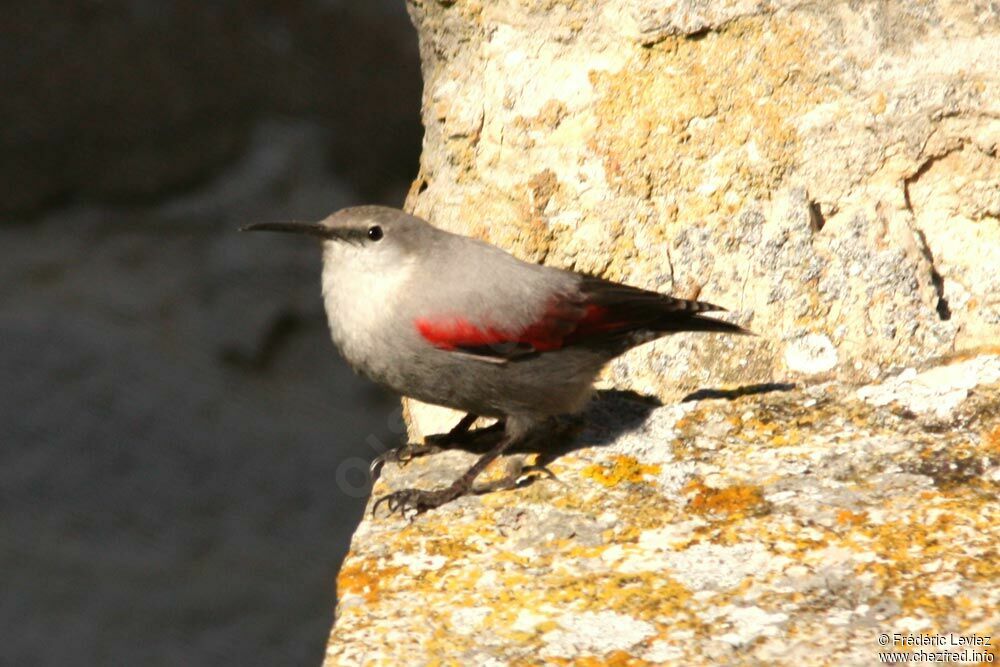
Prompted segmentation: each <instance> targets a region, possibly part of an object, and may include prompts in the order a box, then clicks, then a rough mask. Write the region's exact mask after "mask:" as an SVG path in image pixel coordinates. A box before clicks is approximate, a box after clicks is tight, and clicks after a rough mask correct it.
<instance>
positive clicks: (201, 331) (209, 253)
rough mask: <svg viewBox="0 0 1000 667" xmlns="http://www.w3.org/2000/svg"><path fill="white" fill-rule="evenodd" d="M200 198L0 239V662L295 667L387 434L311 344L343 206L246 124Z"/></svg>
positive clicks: (324, 611) (90, 216) (29, 225)
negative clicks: (325, 249)
mask: <svg viewBox="0 0 1000 667" xmlns="http://www.w3.org/2000/svg"><path fill="white" fill-rule="evenodd" d="M250 136H251V140H250V146H249V150H247V151H246V153H244V154H242V155H240V156H239V157H238V159H237V160H236V162H235V163H234V164H233V165H231V166H230V167H229V168H227V169H226V170H225V171H224V173H223V174H222V175H221V176H220V177H219V178H217V179H214V180H212V181H210V182H209V183H206V184H205V185H203V186H202V187H199V188H196V189H193V190H190V191H188V192H186V193H184V194H180V195H176V196H174V197H170V198H167V199H165V200H162V201H159V202H157V203H156V204H150V205H148V206H133V207H121V206H110V205H99V204H90V205H77V206H71V207H66V208H60V209H56V210H52V211H49V212H48V213H46V214H45V215H44V216H43V217H42V218H40V219H36V220H34V221H31V222H24V223H22V224H16V225H13V224H12V225H5V226H0V247H2V248H3V251H4V260H3V262H2V263H0V393H2V396H3V399H2V400H0V441H2V443H3V446H2V447H0V507H2V509H0V514H2V516H3V520H2V524H3V530H0V569H2V570H3V572H4V581H5V584H4V591H5V595H4V598H3V602H0V628H3V630H2V631H0V636H2V646H3V649H2V655H3V657H2V658H0V663H3V664H12V665H13V664H18V665H67V664H79V665H139V664H141V665H164V666H167V665H180V664H183V665H218V664H220V663H226V664H240V665H247V666H249V665H262V666H263V665H277V664H316V663H318V662H319V660H320V657H321V655H322V652H323V647H324V642H325V638H326V636H327V634H328V632H329V628H330V623H331V620H332V616H333V605H334V604H335V600H336V592H335V583H334V578H335V575H336V571H337V566H338V563H339V560H340V559H341V558H342V557H343V554H344V552H345V551H346V548H347V545H348V543H349V540H350V535H351V532H352V531H353V530H354V527H355V525H356V523H357V521H358V518H359V516H360V513H361V511H362V509H363V506H364V501H365V498H366V497H367V493H368V483H367V468H368V461H369V460H370V459H371V458H372V457H373V456H374V455H375V454H377V453H378V452H379V451H381V449H383V448H385V447H387V446H391V445H394V444H395V443H396V442H397V441H398V439H399V435H398V434H399V433H400V431H401V426H400V425H399V424H400V422H399V407H398V403H397V402H396V401H395V400H394V399H392V398H391V397H389V396H386V395H384V394H382V393H380V392H378V391H377V390H376V389H375V388H374V387H373V386H372V385H371V384H370V383H367V382H365V381H363V380H361V379H360V378H357V377H355V376H354V375H353V374H352V373H351V372H350V370H349V369H348V368H347V367H346V365H345V364H344V363H343V362H341V361H340V360H339V358H338V357H337V355H336V352H335V350H334V348H333V346H332V344H331V343H330V339H329V334H328V331H327V327H326V319H325V316H324V314H323V311H322V303H321V298H320V294H319V291H320V290H319V264H320V259H319V251H318V249H317V248H316V246H315V244H313V243H309V242H306V243H295V242H294V240H291V239H275V238H270V239H265V238H263V237H259V236H256V237H255V236H251V235H246V234H242V235H241V234H240V233H239V232H237V229H238V228H239V227H240V226H241V225H243V224H246V223H247V222H248V221H250V220H260V219H285V218H299V219H309V218H318V217H320V216H322V215H325V214H326V213H327V212H329V210H331V209H333V208H336V207H338V206H343V205H346V204H348V203H351V202H352V199H353V198H354V197H356V195H355V194H353V193H352V191H351V190H350V188H349V187H348V186H347V184H346V183H344V182H343V181H342V180H341V179H339V178H337V177H336V176H334V175H332V174H331V173H330V172H329V171H328V169H327V168H326V164H327V160H326V156H325V155H324V151H325V147H326V146H327V145H328V144H327V138H328V132H327V131H326V130H325V129H324V128H323V127H322V126H320V125H318V124H316V123H310V122H305V121H291V120H287V119H286V120H282V121H268V122H264V123H262V124H259V125H258V126H257V127H256V128H255V129H254V131H252V132H251V135H250Z"/></svg>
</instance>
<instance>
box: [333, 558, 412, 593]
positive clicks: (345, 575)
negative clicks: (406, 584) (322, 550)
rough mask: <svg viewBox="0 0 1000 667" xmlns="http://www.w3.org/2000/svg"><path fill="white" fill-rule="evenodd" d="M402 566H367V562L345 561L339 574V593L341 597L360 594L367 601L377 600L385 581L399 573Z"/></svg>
mask: <svg viewBox="0 0 1000 667" xmlns="http://www.w3.org/2000/svg"><path fill="white" fill-rule="evenodd" d="M401 569H402V568H400V567H382V568H379V567H365V563H358V562H350V563H344V566H343V567H342V568H341V569H340V574H339V575H338V576H337V594H338V595H339V596H340V597H342V598H343V597H345V596H347V595H360V596H361V597H363V598H364V599H365V602H375V601H376V600H377V599H378V594H379V591H380V589H381V587H382V586H383V585H384V584H385V582H387V581H390V580H391V579H392V577H393V576H394V575H395V574H396V573H398V572H399V571H400V570H401Z"/></svg>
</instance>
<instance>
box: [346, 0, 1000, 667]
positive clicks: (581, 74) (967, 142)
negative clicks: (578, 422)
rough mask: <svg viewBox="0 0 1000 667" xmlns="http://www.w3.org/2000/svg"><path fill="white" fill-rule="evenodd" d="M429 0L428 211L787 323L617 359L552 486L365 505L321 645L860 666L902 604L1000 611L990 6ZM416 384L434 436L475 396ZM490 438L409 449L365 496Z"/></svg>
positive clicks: (583, 660)
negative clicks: (385, 509)
mask: <svg viewBox="0 0 1000 667" xmlns="http://www.w3.org/2000/svg"><path fill="white" fill-rule="evenodd" d="M408 7H409V9H410V13H411V16H412V18H413V21H414V23H415V25H416V27H417V31H418V34H419V36H420V42H421V57H422V60H423V72H424V82H425V88H424V101H423V118H424V126H425V128H426V137H425V141H424V152H423V156H422V160H421V174H420V176H419V177H418V179H417V180H416V182H415V183H414V185H413V188H412V189H411V191H410V195H409V198H408V206H409V208H410V209H411V210H413V211H414V212H416V213H417V214H419V215H422V216H424V217H427V218H429V219H430V220H431V221H432V222H434V223H435V224H437V225H439V226H442V227H446V228H450V229H452V230H455V231H459V232H462V233H466V234H470V235H474V236H478V237H480V238H484V239H487V240H489V241H491V242H493V243H495V244H497V245H500V246H502V247H505V248H507V249H509V250H511V251H512V252H514V253H515V254H517V255H519V256H521V257H523V258H526V259H530V260H535V261H543V262H545V263H548V264H552V265H556V266H562V267H569V268H574V269H577V270H582V271H586V272H590V273H594V274H598V275H601V276H604V277H608V278H611V279H615V280H621V281H625V282H629V283H631V284H635V285H639V286H642V287H646V288H651V289H656V290H660V291H664V292H672V293H674V294H677V295H680V296H686V297H694V296H697V297H699V298H702V299H705V300H709V301H712V302H715V303H719V304H721V305H723V306H726V307H728V308H729V309H730V310H731V311H732V312H731V313H730V315H729V316H730V317H732V318H733V319H734V320H735V321H738V322H739V323H741V324H743V325H745V326H748V327H750V328H751V329H753V330H755V331H757V332H758V333H760V334H762V335H761V336H760V337H759V338H740V339H733V338H727V337H722V336H717V337H713V336H675V337H671V338H669V339H665V340H661V341H658V342H657V343H654V344H651V345H647V346H644V347H642V348H639V349H637V350H634V351H632V352H631V353H629V354H628V355H626V356H625V357H623V358H621V359H619V360H618V361H616V362H615V363H613V364H612V365H611V366H610V368H609V369H608V372H607V373H606V376H605V377H604V379H603V381H602V386H603V387H604V388H605V389H609V388H614V389H615V390H617V392H615V391H611V392H606V393H602V395H601V397H600V398H599V399H598V400H597V401H595V403H594V404H593V407H592V409H591V410H590V411H589V413H588V414H587V415H585V422H584V423H585V424H586V427H585V429H584V431H583V432H582V433H581V434H579V435H577V436H576V437H575V439H573V440H572V441H571V443H570V444H569V445H567V446H563V447H562V448H561V449H560V448H556V449H554V450H552V451H549V452H547V453H543V454H542V456H544V457H545V458H544V459H543V462H548V463H549V465H550V467H551V469H552V471H553V472H555V473H556V475H557V476H558V478H559V480H560V481H559V482H554V481H548V480H542V481H538V482H536V483H534V484H532V485H530V486H527V487H525V488H522V489H519V490H517V491H515V492H505V493H501V494H492V495H484V496H479V497H470V498H464V499H461V500H459V501H457V502H455V503H453V504H450V505H448V506H445V507H443V508H440V509H438V510H435V511H432V512H429V513H427V514H425V515H422V516H420V517H418V518H416V519H415V520H414V521H413V522H412V523H408V522H406V521H403V520H401V519H399V518H398V517H397V518H388V519H387V518H385V517H381V516H380V517H375V518H371V517H367V518H366V519H365V520H364V521H363V522H362V524H361V526H360V528H359V530H358V532H357V533H356V534H355V536H354V540H353V544H352V547H351V552H350V554H349V556H348V558H347V560H346V561H345V564H344V567H343V569H342V571H341V574H340V579H339V589H338V590H339V591H340V594H341V596H342V597H341V603H340V606H339V609H338V617H337V621H336V624H335V626H334V630H333V634H332V636H331V640H330V646H329V649H328V659H327V664H329V665H339V664H398V663H400V662H408V663H414V662H416V663H430V662H433V661H434V660H435V659H443V658H445V657H448V658H451V659H454V660H455V661H456V663H458V664H492V665H501V664H537V663H540V662H544V663H550V664H670V663H676V664H704V663H705V662H716V663H718V662H731V661H734V660H736V659H738V658H739V659H744V660H746V659H749V660H751V661H758V662H761V663H762V664H774V663H784V664H830V663H837V664H858V665H861V664H872V663H874V662H877V661H878V658H877V655H876V653H877V652H878V651H879V650H880V649H881V648H883V645H882V644H880V643H879V642H878V641H877V638H878V635H879V633H880V632H886V633H889V634H890V635H891V634H892V633H902V634H911V633H932V634H933V633H948V632H954V633H963V634H978V635H981V636H985V635H988V634H991V633H993V631H994V630H995V628H996V627H998V622H1000V616H998V612H997V609H998V602H1000V598H998V589H997V587H996V586H995V583H994V582H995V580H996V578H997V576H998V574H1000V573H998V572H997V563H998V562H1000V557H998V553H997V547H996V545H997V543H998V542H1000V540H998V538H1000V531H998V528H997V526H998V518H1000V508H998V504H997V500H996V499H997V491H998V483H1000V467H998V465H1000V450H998V449H997V447H998V437H1000V418H998V415H1000V382H998V380H1000V376H998V373H1000V357H997V356H996V347H995V345H996V343H997V341H998V340H1000V299H998V297H997V295H998V294H1000V291H998V288H1000V271H997V270H996V267H997V266H1000V219H998V216H1000V199H998V197H1000V155H998V147H1000V81H998V79H997V75H996V73H997V72H998V71H1000V12H998V11H997V8H996V6H995V5H994V4H990V3H985V2H973V3H968V2H949V1H946V0H945V1H927V2H924V1H914V0H905V1H903V2H895V3H800V2H792V1H783V0H774V1H763V2H742V1H734V2H713V3H703V2H695V1H691V0H680V1H678V2H664V1H655V0H604V1H599V2H577V1H574V0H551V1H549V2H541V3H524V2H517V1H515V0H501V1H500V2H478V1H474V0H457V1H453V2H445V1H440V0H439V1H435V0H410V2H409V3H408ZM977 355H979V356H977ZM942 359H950V360H951V361H949V362H947V363H944V362H942ZM887 378H888V379H887ZM788 383H797V384H798V385H799V388H798V389H794V390H791V391H789V388H790V386H791V385H790V384H788ZM716 387H724V388H728V389H711V388H716ZM859 387H862V388H860V389H859ZM710 389H711V390H710ZM776 389H777V390H779V391H773V390H776ZM621 390H630V391H634V392H637V393H638V394H640V395H645V396H647V397H649V396H656V397H658V398H659V400H661V401H663V404H662V405H661V406H659V407H657V406H653V405H650V404H649V403H646V402H642V401H635V400H629V399H626V398H623V397H622V394H621V393H620V392H621ZM696 390H698V391H696ZM688 392H694V393H692V394H691V395H690V398H691V399H692V400H690V401H686V402H679V401H678V399H679V398H680V397H681V396H683V395H685V394H686V393H688ZM406 410H407V413H406V414H407V417H408V420H409V424H410V432H411V437H412V438H413V439H415V440H417V439H419V438H420V437H422V436H423V435H426V434H429V433H437V432H441V431H444V430H447V429H448V428H449V427H450V426H452V425H453V424H454V423H455V420H456V419H457V416H456V415H454V414H453V413H450V412H449V411H447V410H443V409H438V408H431V407H428V406H423V405H420V404H417V403H413V402H410V403H408V404H407V405H406ZM471 460H472V457H471V455H468V454H466V453H463V452H447V453H442V454H438V455H435V456H432V457H429V458H427V459H422V460H418V461H415V462H413V463H411V464H410V465H408V466H407V467H404V468H398V467H392V466H390V468H389V469H388V470H387V471H386V472H385V476H384V479H383V481H382V482H380V483H379V484H378V485H377V486H376V488H375V492H374V495H375V496H376V497H377V496H378V495H381V494H384V493H386V492H388V491H391V490H393V489H397V488H402V487H407V486H414V485H416V486H419V487H423V488H429V487H433V486H439V485H442V484H444V483H446V482H448V481H450V480H452V479H454V477H455V476H456V475H457V474H458V472H459V471H460V470H462V469H464V467H465V466H467V465H469V463H470V462H471ZM517 460H518V459H517V458H516V457H509V458H508V459H507V465H512V464H513V463H516V461H517ZM499 473H500V471H498V470H495V471H494V473H493V474H499ZM994 646H995V641H994ZM884 648H886V649H887V650H893V649H894V648H895V649H898V648H899V646H897V645H894V644H893V643H892V642H891V641H890V642H889V643H888V644H886V645H885V646H884ZM911 649H912V647H911ZM988 650H990V651H992V652H993V655H995V652H996V649H995V648H992V649H988Z"/></svg>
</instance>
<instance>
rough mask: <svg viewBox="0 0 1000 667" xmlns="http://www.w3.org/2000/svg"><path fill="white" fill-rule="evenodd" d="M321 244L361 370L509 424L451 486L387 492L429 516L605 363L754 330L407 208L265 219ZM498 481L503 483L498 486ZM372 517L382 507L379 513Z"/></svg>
mask: <svg viewBox="0 0 1000 667" xmlns="http://www.w3.org/2000/svg"><path fill="white" fill-rule="evenodd" d="M243 229H244V231H272V232H293V233H298V234H306V235H309V236H314V237H317V238H319V239H320V240H321V241H322V246H323V280H322V284H323V299H324V303H325V306H326V315H327V319H328V321H329V325H330V333H331V335H332V338H333V342H334V343H335V344H336V345H337V347H338V348H339V349H340V352H341V354H342V355H343V356H344V358H345V359H346V360H347V362H348V363H349V364H350V365H351V366H352V367H353V368H354V369H355V370H356V371H358V372H360V373H361V374H363V375H365V376H367V377H368V378H370V379H372V380H373V381H375V382H377V383H378V384H380V385H383V386H384V387H387V388H389V389H391V390H392V391H394V392H396V393H399V394H402V395H404V396H409V397H411V398H415V399H418V400H420V401H424V402H426V403H433V404H435V405H443V406H447V407H449V408H455V409H458V410H462V411H464V412H466V413H468V415H467V417H466V418H465V419H463V420H462V421H461V423H460V424H459V426H458V427H456V429H454V430H453V431H452V435H460V434H461V433H462V432H464V431H466V430H467V429H468V427H469V426H470V425H471V424H472V422H474V421H475V418H476V416H483V417H495V418H497V419H499V420H501V421H502V424H503V426H502V429H503V435H502V437H501V438H500V439H499V440H498V441H497V443H496V444H495V445H494V446H493V447H492V449H490V450H489V451H488V452H487V453H485V454H483V455H482V457H481V458H480V459H479V460H477V461H476V463H475V464H474V465H473V466H472V467H470V468H469V469H468V470H467V471H466V472H465V473H464V474H463V475H461V476H460V477H459V478H458V479H456V480H455V482H454V483H452V484H451V485H449V486H447V487H445V488H442V489H437V490H432V491H428V490H420V489H404V490H401V491H396V492H395V493H391V494H389V495H387V496H383V497H382V498H380V499H379V500H378V501H377V502H376V504H375V506H374V507H378V505H379V504H380V503H382V502H386V503H388V507H389V510H390V512H393V511H397V510H398V511H400V512H402V513H405V512H406V511H407V510H413V511H416V512H422V511H424V510H427V509H431V508H435V507H438V506H440V505H442V504H444V503H447V502H449V501H451V500H453V499H455V498H457V497H459V496H462V495H464V494H467V493H469V492H470V491H471V490H472V488H473V483H474V481H475V479H476V477H477V476H478V475H479V473H480V472H482V471H483V469H485V468H486V467H487V466H488V465H489V464H490V462H491V461H493V460H494V459H496V458H497V457H499V456H500V455H501V454H502V453H503V452H504V450H506V449H507V448H508V447H510V446H511V445H512V444H514V443H517V442H519V441H523V440H524V439H525V438H526V437H527V436H528V434H529V433H530V432H531V431H532V430H533V429H535V427H536V426H539V425H540V424H541V423H542V422H544V421H546V420H547V419H548V418H550V417H553V416H557V415H565V414H569V413H574V412H577V411H579V410H580V409H581V408H582V407H583V406H584V404H585V403H586V401H587V399H588V398H589V396H590V394H591V391H592V383H593V381H594V378H595V377H596V376H597V374H598V373H599V372H600V370H601V369H602V368H603V367H604V365H605V364H606V363H607V362H608V361H610V360H611V359H614V358H615V357H617V356H619V355H620V354H622V353H624V352H625V351H626V350H628V349H629V348H632V347H635V346H636V345H641V344H643V343H647V342H649V341H652V340H655V339H656V338H659V337H661V336H665V335H667V334H670V333H674V332H678V331H715V332H725V333H737V334H742V333H749V332H748V331H746V330H745V329H743V328H741V327H739V326H737V325H735V324H731V323H729V322H724V321H721V320H716V319H712V318H710V317H706V316H705V315H704V314H703V313H705V312H707V311H720V310H724V309H723V308H720V307H718V306H715V305H712V304H710V303H704V302H701V301H689V300H685V299H676V298H673V297H670V296H666V295H664V294H659V293H658V292H651V291H647V290H643V289H638V288H636V287H629V286H628V285H621V284H618V283H614V282H611V281H608V280H602V279H600V278H594V277H591V276H586V275H583V274H580V273H575V272H573V271H566V270H562V269H557V268H553V267H548V266H541V265H537V264H530V263H528V262H523V261H521V260H519V259H517V258H516V257H514V256H513V255H510V254H508V253H506V252H504V251H503V250H500V249H499V248H496V247H494V246H491V245H489V244H487V243H484V242H482V241H478V240H476V239H472V238H469V237H466V236H460V235H458V234H452V233H449V232H446V231H444V230H441V229H438V228H436V227H433V226H432V225H430V224H429V223H428V222H427V221H425V220H422V219H421V218H418V217H416V216H413V215H409V214H407V213H405V212H403V211H400V210H397V209H392V208H386V207H382V206H359V207H355V208H347V209H343V210H341V211H338V212H336V213H334V214H332V215H330V216H329V217H327V218H326V219H325V220H323V221H322V222H319V223H315V224H305V223H294V222H275V223H259V224H253V225H249V226H247V227H244V228H243ZM494 488H496V487H495V486H494ZM373 511H374V508H373Z"/></svg>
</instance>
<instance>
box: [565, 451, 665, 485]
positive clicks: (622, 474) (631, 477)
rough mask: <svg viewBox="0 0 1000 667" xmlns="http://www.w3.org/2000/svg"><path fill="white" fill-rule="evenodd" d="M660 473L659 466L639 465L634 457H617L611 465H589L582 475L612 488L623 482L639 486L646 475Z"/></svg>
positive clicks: (612, 460)
mask: <svg viewBox="0 0 1000 667" xmlns="http://www.w3.org/2000/svg"><path fill="white" fill-rule="evenodd" d="M659 472H660V466H658V465H649V464H645V463H639V461H638V460H636V459H635V458H634V457H632V456H615V457H614V458H612V459H611V461H610V462H609V464H596V463H595V464H592V465H589V466H587V467H586V468H584V469H583V471H582V472H581V474H582V475H583V476H584V477H588V478H590V479H593V480H595V481H597V482H599V483H600V484H603V485H604V486H606V487H609V488H610V487H613V486H618V485H619V484H621V483H622V482H626V483H630V484H637V483H639V482H642V481H643V480H644V479H645V476H646V475H656V474H658V473H659Z"/></svg>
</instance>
